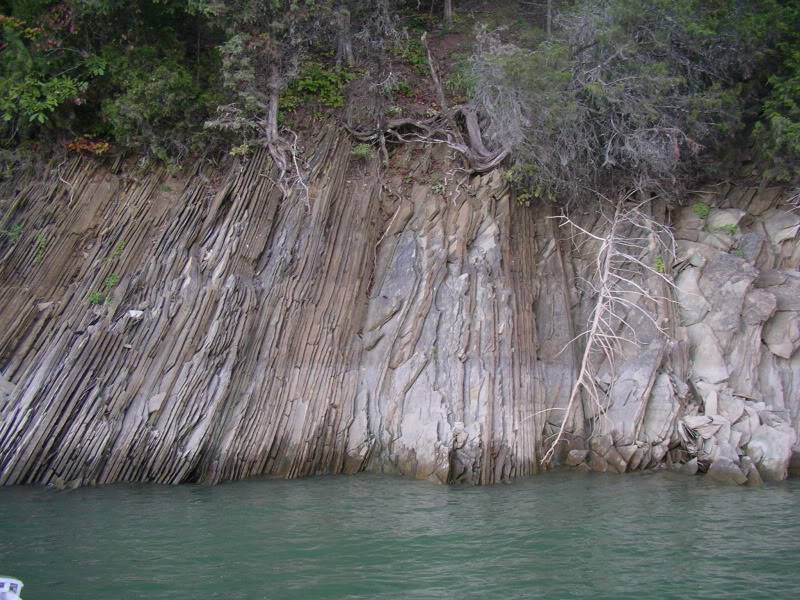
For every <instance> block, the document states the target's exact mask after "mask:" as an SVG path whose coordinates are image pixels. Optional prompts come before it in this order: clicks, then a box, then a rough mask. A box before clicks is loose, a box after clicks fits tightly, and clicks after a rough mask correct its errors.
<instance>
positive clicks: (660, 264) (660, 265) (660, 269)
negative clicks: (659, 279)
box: [653, 256, 666, 273]
mask: <svg viewBox="0 0 800 600" xmlns="http://www.w3.org/2000/svg"><path fill="white" fill-rule="evenodd" d="M653 269H654V270H655V271H656V273H664V270H665V269H666V266H665V265H664V257H663V256H656V260H655V261H654V262H653Z"/></svg>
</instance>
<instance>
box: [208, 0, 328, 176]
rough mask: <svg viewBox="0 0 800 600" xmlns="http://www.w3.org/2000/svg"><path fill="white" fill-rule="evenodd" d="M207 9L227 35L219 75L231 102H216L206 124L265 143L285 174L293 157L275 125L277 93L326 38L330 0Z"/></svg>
mask: <svg viewBox="0 0 800 600" xmlns="http://www.w3.org/2000/svg"><path fill="white" fill-rule="evenodd" d="M213 9H214V10H215V12H216V14H217V15H219V16H220V18H221V19H222V20H223V22H224V23H225V28H226V31H227V34H228V39H227V41H226V42H225V44H223V46H222V56H223V77H224V81H225V87H226V88H227V89H228V90H229V92H230V94H231V99H232V102H230V103H228V104H225V105H222V106H220V107H219V109H218V115H217V118H215V119H213V120H211V121H209V122H208V123H207V126H209V127H215V128H219V129H223V130H227V131H233V132H235V133H237V134H239V135H241V136H242V137H243V138H244V141H245V142H246V143H252V144H256V145H261V146H264V147H267V148H268V149H269V150H270V153H271V154H272V156H273V159H274V160H275V162H276V164H277V165H278V167H279V169H280V170H281V172H282V173H286V172H287V171H288V170H289V168H290V166H291V165H292V163H293V162H294V161H293V160H292V159H293V158H295V157H294V155H293V154H292V153H291V152H290V151H289V148H288V145H287V142H286V140H284V139H282V138H281V136H280V133H279V130H278V109H279V102H280V95H281V92H282V91H283V90H284V89H285V88H286V86H287V84H288V83H289V81H290V80H291V78H292V77H293V76H295V75H296V74H297V72H298V68H299V66H300V64H301V62H302V60H303V58H304V57H305V56H306V55H307V52H308V50H309V48H310V47H311V46H312V45H313V44H314V43H315V42H317V41H319V40H321V39H324V38H327V35H328V33H329V24H330V17H331V15H332V8H331V5H330V3H329V2H326V1H320V0H316V1H315V0H306V1H305V2H298V1H295V0H227V1H226V2H224V3H218V4H216V5H214V6H213ZM297 175H298V177H299V173H298V174H297Z"/></svg>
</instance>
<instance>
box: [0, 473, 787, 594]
mask: <svg viewBox="0 0 800 600" xmlns="http://www.w3.org/2000/svg"><path fill="white" fill-rule="evenodd" d="M0 572H2V573H5V574H7V575H15V576H17V577H19V578H20V579H22V580H23V581H24V582H25V584H26V585H25V594H23V597H24V598H25V600H48V599H53V600H55V599H59V600H64V599H71V598H75V599H78V598H79V599H81V600H112V599H113V600H126V599H129V598H131V599H132V598H164V599H176V600H179V599H184V598H185V599H191V600H197V599H201V598H224V599H226V600H227V599H248V600H249V599H260V598H269V599H284V598H286V599H289V598H292V599H295V598H296V599H301V598H302V599H304V600H305V599H318V598H319V599H322V598H342V599H343V598H364V599H367V598H369V599H373V598H397V599H401V598H402V599H406V598H437V599H438V598H459V599H461V598H481V599H495V598H496V599H506V598H547V599H549V600H550V599H560V598H587V599H592V600H599V599H603V598H609V599H611V598H613V599H617V598H637V599H645V598H653V599H660V600H663V599H668V598H680V599H682V600H685V599H689V598H691V599H699V598H725V599H726V600H731V599H734V598H748V599H751V598H771V599H774V598H800V482H788V483H783V484H779V485H772V486H768V487H765V488H761V489H740V488H729V487H719V486H716V485H713V484H711V483H709V482H707V481H704V480H703V478H700V477H695V478H688V477H684V476H672V475H668V474H659V475H630V476H625V477H617V476H614V477H605V476H589V475H578V474H567V473H562V474H549V475H544V476H540V477H537V478H534V479H532V480H530V481H527V482H525V483H518V484H514V485H506V486H497V487H492V488H448V487H441V486H435V485H432V484H427V483H420V482H413V481H405V480H402V479H391V478H382V477H374V476H359V477H335V478H319V479H309V480H304V481H275V480H269V481H247V482H239V483H231V484H226V485H222V486H219V487H215V488H208V487H196V486H185V487H156V486H141V487H138V486H137V487H131V486H111V487H106V488H100V489H81V490H75V491H65V492H55V491H52V490H44V489H30V488H10V489H9V488H7V489H0Z"/></svg>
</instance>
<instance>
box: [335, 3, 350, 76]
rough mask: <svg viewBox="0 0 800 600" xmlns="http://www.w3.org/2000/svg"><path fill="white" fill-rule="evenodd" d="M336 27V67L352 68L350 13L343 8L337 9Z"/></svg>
mask: <svg viewBox="0 0 800 600" xmlns="http://www.w3.org/2000/svg"><path fill="white" fill-rule="evenodd" d="M336 19H337V26H338V32H337V36H338V38H339V39H338V46H337V50H336V66H337V67H341V66H342V64H344V65H346V66H348V67H352V66H353V62H354V60H353V41H352V36H351V33H350V11H349V10H347V9H346V8H345V7H344V6H343V7H341V8H340V9H339V11H338V12H337V14H336Z"/></svg>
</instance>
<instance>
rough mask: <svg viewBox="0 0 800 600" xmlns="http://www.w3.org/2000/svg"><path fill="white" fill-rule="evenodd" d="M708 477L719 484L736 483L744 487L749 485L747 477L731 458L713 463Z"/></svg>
mask: <svg viewBox="0 0 800 600" xmlns="http://www.w3.org/2000/svg"><path fill="white" fill-rule="evenodd" d="M707 475H708V476H709V477H710V478H711V479H713V480H714V481H717V482H719V483H727V484H731V483H735V484H737V485H744V484H745V483H747V476H746V475H745V474H744V473H742V470H741V469H740V468H739V467H738V465H737V464H736V463H735V462H733V461H732V460H730V459H729V458H721V459H719V460H715V461H714V462H713V463H711V466H710V467H709V468H708V473H707Z"/></svg>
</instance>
